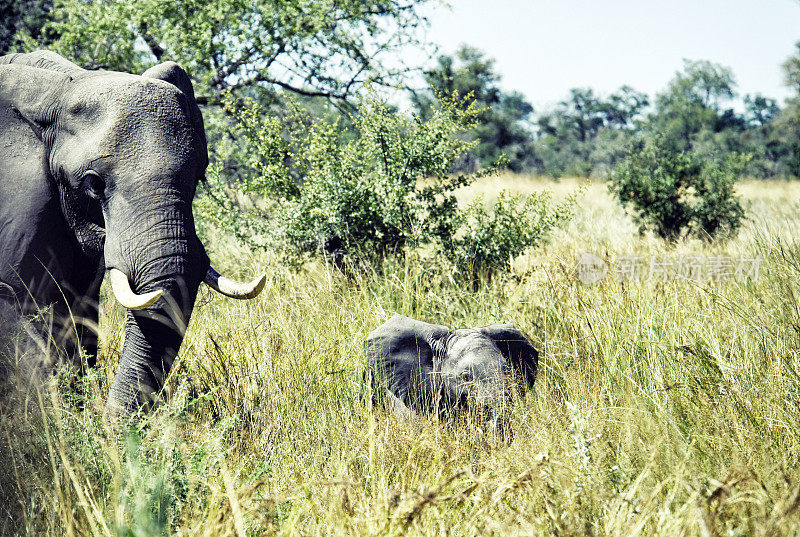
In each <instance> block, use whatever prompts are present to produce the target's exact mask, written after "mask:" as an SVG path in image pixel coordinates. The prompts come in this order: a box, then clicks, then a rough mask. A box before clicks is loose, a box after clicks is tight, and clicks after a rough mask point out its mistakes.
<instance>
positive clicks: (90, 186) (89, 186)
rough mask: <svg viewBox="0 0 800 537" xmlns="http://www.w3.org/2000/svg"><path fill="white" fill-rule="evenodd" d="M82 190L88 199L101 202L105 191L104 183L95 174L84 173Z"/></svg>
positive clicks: (90, 172)
mask: <svg viewBox="0 0 800 537" xmlns="http://www.w3.org/2000/svg"><path fill="white" fill-rule="evenodd" d="M83 188H84V189H85V190H86V194H87V195H88V196H89V197H90V198H94V199H96V200H102V199H103V195H104V194H105V190H106V182H105V181H104V180H103V178H102V177H100V176H99V175H98V174H97V172H92V171H89V172H86V173H85V174H84V176H83Z"/></svg>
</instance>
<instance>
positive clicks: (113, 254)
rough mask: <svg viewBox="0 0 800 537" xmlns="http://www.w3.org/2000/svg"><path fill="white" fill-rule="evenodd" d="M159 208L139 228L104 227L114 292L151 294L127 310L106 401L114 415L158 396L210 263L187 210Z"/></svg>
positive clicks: (128, 412) (136, 297) (139, 295)
mask: <svg viewBox="0 0 800 537" xmlns="http://www.w3.org/2000/svg"><path fill="white" fill-rule="evenodd" d="M176 205H177V206H178V207H180V204H176ZM160 213H161V215H164V216H161V219H160V220H158V221H153V220H150V221H149V222H147V229H145V230H144V231H142V230H139V231H137V230H136V229H133V230H131V229H128V230H125V232H126V235H127V236H124V235H120V234H115V233H108V235H107V239H106V266H107V267H108V268H109V269H110V271H111V277H112V284H114V285H112V287H113V288H114V291H115V293H117V292H118V291H119V292H120V293H122V294H123V295H125V293H129V295H128V296H127V298H126V299H125V300H128V301H130V300H134V301H138V300H139V299H141V298H142V297H150V298H151V299H152V297H156V300H155V301H154V302H153V303H151V304H147V305H142V304H141V303H139V304H138V306H137V308H138V307H139V306H141V308H140V309H129V310H128V312H127V317H126V323H125V342H124V344H123V347H122V354H121V355H120V360H119V367H118V369H117V374H116V376H115V377H114V381H113V383H112V385H111V389H110V394H109V402H108V407H107V413H110V414H111V417H113V418H117V417H122V418H126V417H128V416H130V415H131V414H132V413H134V412H136V411H137V410H138V409H139V408H140V407H142V406H148V405H150V404H151V403H153V402H154V401H155V400H156V399H157V398H158V395H159V392H160V391H161V389H162V388H163V386H164V381H165V379H166V377H167V375H168V374H169V370H170V367H171V366H172V363H173V362H174V360H175V357H176V356H177V354H178V350H179V349H180V346H181V342H182V341H183V336H184V334H185V333H186V327H187V326H188V324H189V319H190V317H191V314H192V308H193V307H194V302H195V298H196V296H197V290H198V287H199V286H200V282H201V281H202V280H203V278H204V277H205V275H206V273H207V271H208V268H209V262H208V257H207V255H206V253H205V250H204V248H203V246H202V244H201V243H200V241H199V239H198V238H197V236H196V233H195V229H194V220H193V218H192V215H191V211H180V210H176V209H175V205H173V207H172V208H169V209H162V210H161V211H160ZM131 232H132V233H131ZM120 280H126V281H120ZM128 283H129V284H130V285H128ZM120 289H121V290H120ZM148 301H149V300H148ZM127 306H128V307H129V308H130V302H129V303H128V304H127Z"/></svg>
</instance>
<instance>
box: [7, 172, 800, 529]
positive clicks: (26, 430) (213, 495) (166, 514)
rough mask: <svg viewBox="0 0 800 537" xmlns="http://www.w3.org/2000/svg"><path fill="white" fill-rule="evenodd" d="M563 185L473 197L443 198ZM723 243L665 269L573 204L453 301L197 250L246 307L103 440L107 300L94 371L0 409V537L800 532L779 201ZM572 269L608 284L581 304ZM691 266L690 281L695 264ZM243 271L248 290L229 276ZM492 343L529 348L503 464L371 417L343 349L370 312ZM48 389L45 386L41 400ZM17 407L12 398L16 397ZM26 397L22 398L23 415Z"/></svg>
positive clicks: (746, 190) (373, 317) (411, 285)
mask: <svg viewBox="0 0 800 537" xmlns="http://www.w3.org/2000/svg"><path fill="white" fill-rule="evenodd" d="M579 182H580V181H578V180H562V181H560V182H557V183H553V182H550V181H547V180H544V179H538V178H527V177H517V176H502V177H500V178H494V179H492V178H489V179H484V180H482V181H480V182H479V183H477V184H475V185H473V186H472V187H471V189H470V190H469V191H467V192H465V193H463V197H464V199H465V200H467V199H471V198H473V197H474V196H475V195H477V194H483V195H484V197H485V199H487V200H488V199H491V198H492V197H493V196H495V195H496V194H497V192H498V191H499V190H500V189H501V188H508V189H510V190H512V191H520V192H524V191H532V190H536V189H541V188H550V189H552V190H553V191H554V193H555V197H556V198H559V197H562V196H564V195H566V194H567V193H569V192H572V191H573V190H575V188H576V187H577V185H578V183H579ZM738 190H739V192H740V193H741V194H742V195H743V196H744V198H745V199H746V200H748V203H749V208H748V215H749V217H750V219H749V220H748V222H747V223H746V224H745V225H744V226H743V228H742V230H741V232H740V233H739V235H738V237H736V238H735V239H733V240H731V241H729V242H726V243H719V244H708V243H704V242H702V241H699V240H689V241H683V242H680V243H679V244H677V245H675V246H674V247H672V246H666V245H665V243H664V242H663V241H661V240H658V239H656V238H654V237H652V236H650V235H639V234H638V232H637V228H636V226H635V225H634V224H633V222H632V221H631V220H630V219H629V218H628V217H627V216H626V215H625V214H624V213H623V212H622V210H621V209H620V208H619V206H618V205H617V203H616V202H615V201H614V200H613V199H612V198H611V196H610V195H609V194H608V193H607V190H606V186H605V185H604V184H602V183H595V184H592V185H591V186H589V187H588V190H587V192H586V193H585V194H584V195H583V196H582V197H581V198H580V200H579V208H578V210H577V213H576V215H575V218H574V219H573V221H572V222H571V223H570V224H569V226H568V227H567V228H566V229H565V230H560V231H557V232H556V233H555V234H553V236H552V237H551V241H550V242H549V244H548V245H546V246H544V247H543V248H541V249H539V250H536V251H533V252H531V253H529V254H528V255H527V256H524V257H523V258H522V259H518V260H516V262H515V265H514V272H513V274H511V275H507V276H498V277H496V278H494V279H493V280H492V281H491V282H489V283H486V284H485V285H483V286H481V288H480V289H479V290H477V291H472V290H469V289H468V288H467V287H466V286H464V285H462V284H459V283H457V282H456V281H455V280H453V278H452V277H451V275H450V274H448V273H447V272H445V271H442V270H440V269H437V266H438V265H436V264H435V263H430V262H429V261H425V260H423V259H419V258H417V257H416V256H408V257H406V260H405V261H404V262H398V263H396V264H392V265H388V266H387V267H386V268H385V269H384V270H383V271H382V272H380V273H379V272H376V271H365V272H360V273H356V274H350V275H349V276H347V277H345V276H342V275H341V274H340V273H338V272H337V271H336V270H335V269H333V268H331V267H326V266H325V265H322V264H317V265H309V266H307V267H306V268H305V269H304V270H302V271H300V272H296V271H291V270H289V269H288V268H285V267H283V266H281V265H280V264H279V263H278V262H277V261H276V260H274V259H273V258H272V257H271V256H270V255H269V254H266V253H265V254H251V253H249V252H247V251H246V250H244V249H243V248H241V247H237V246H235V245H232V244H231V243H230V241H227V240H223V239H221V238H217V239H216V240H215V241H213V242H212V243H210V245H209V246H210V248H209V250H210V255H211V257H212V259H214V260H215V263H216V264H218V265H221V266H222V268H226V269H229V270H230V271H232V272H234V273H235V271H236V270H239V271H240V273H239V275H241V276H249V275H252V273H253V272H255V271H256V270H261V269H264V270H266V271H267V273H268V274H269V281H268V285H267V287H266V289H265V291H264V292H263V293H262V295H261V296H260V297H259V298H258V299H256V300H254V301H249V302H237V301H232V300H228V299H224V298H222V297H220V296H219V295H216V294H212V292H211V291H209V290H207V289H205V288H204V289H202V290H201V296H200V297H199V300H198V306H197V308H196V309H195V312H194V315H193V318H192V323H191V326H190V329H189V332H188V335H187V338H186V340H185V342H184V345H183V347H182V352H181V357H180V359H179V362H178V363H176V364H175V366H174V367H173V369H172V372H171V377H170V379H169V381H168V388H169V391H170V395H169V398H168V402H167V403H166V404H163V405H162V406H160V407H159V408H158V409H157V410H156V411H155V412H152V413H150V414H149V415H147V416H146V417H145V418H144V419H143V420H142V421H141V422H140V424H139V425H138V426H136V427H135V428H133V429H131V430H129V431H127V432H124V433H118V432H112V431H110V430H108V429H106V428H105V425H104V424H103V421H102V410H103V405H104V402H105V399H106V393H107V389H108V385H109V381H110V379H111V378H112V374H113V370H114V367H115V364H116V356H117V355H118V353H119V351H120V348H121V340H122V334H123V329H122V325H123V323H122V322H121V321H122V316H123V312H122V310H121V309H119V308H118V307H117V306H112V305H111V304H112V302H111V301H105V302H104V304H103V306H104V307H103V311H102V317H101V325H102V330H103V332H102V335H103V343H102V356H101V360H100V361H101V364H102V367H100V368H98V370H97V371H95V372H94V373H92V374H91V375H89V376H88V377H87V378H86V379H84V380H83V381H81V383H82V386H80V387H79V388H78V389H72V390H69V389H66V388H64V387H63V386H62V387H61V388H60V389H59V390H58V391H56V392H53V393H50V394H45V395H43V396H42V398H41V399H40V400H38V401H37V400H36V398H35V397H32V396H31V395H30V392H26V391H24V390H21V389H14V388H9V387H5V394H4V399H3V404H2V407H1V408H0V418H1V419H2V424H3V426H2V437H1V438H0V502H2V503H0V514H2V520H0V530H2V534H4V535H15V534H20V535H37V536H45V535H58V536H59V537H61V536H65V535H67V536H72V535H81V536H82V535H92V536H94V535H126V536H150V535H182V536H189V535H192V536H194V535H214V536H222V535H233V536H240V537H241V536H244V535H272V534H279V535H487V534H488V535H536V534H545V535H546V534H556V535H670V536H672V535H703V536H706V535H711V536H714V535H783V534H790V533H792V534H794V533H796V531H797V528H798V525H800V472H799V471H798V469H797V464H798V454H800V376H799V375H800V357H799V356H798V348H800V346H799V345H798V343H800V274H798V272H800V246H798V242H797V237H799V236H800V233H798V231H800V183H797V182H764V181H744V182H742V183H740V184H739V187H738ZM584 251H586V252H591V253H593V254H595V255H597V256H598V257H599V258H601V259H603V260H604V261H605V262H606V263H608V264H609V265H610V266H611V268H612V272H611V273H609V274H608V276H607V277H606V278H605V279H603V280H602V281H600V282H598V283H595V284H594V285H585V284H582V283H580V282H579V280H578V278H577V275H576V271H575V268H576V260H577V259H578V257H579V256H580V254H581V253H582V252H584ZM692 255H697V256H701V258H702V259H704V260H706V261H707V260H710V259H732V260H737V261H738V260H739V259H740V258H745V259H756V258H758V259H760V260H761V265H760V272H759V274H758V275H757V277H755V276H756V275H755V274H754V275H753V276H754V277H752V278H749V279H743V280H739V279H737V278H734V277H733V276H732V275H731V276H730V277H722V278H720V279H719V280H718V281H713V280H701V281H686V280H676V279H670V278H659V277H657V276H658V274H654V276H653V277H652V278H643V279H642V281H623V282H621V281H617V279H615V278H614V277H612V273H613V271H614V268H615V267H616V266H617V264H618V262H619V260H620V259H623V258H625V257H630V256H640V257H641V258H642V259H648V260H649V259H651V258H653V256H658V259H667V260H668V261H670V262H673V263H679V262H681V261H679V260H681V259H687V257H685V256H692ZM709 262H710V261H709ZM242 267H247V269H242ZM395 311H396V312H400V313H403V314H405V315H409V316H413V317H417V318H420V319H423V320H426V321H430V322H437V323H441V324H447V325H450V326H452V327H461V326H475V325H483V324H490V323H493V322H500V321H504V322H513V323H515V324H516V325H517V326H518V327H519V328H521V329H522V330H523V331H525V332H526V333H527V334H528V335H529V337H530V338H531V340H532V341H533V343H534V345H535V346H536V347H537V348H538V349H539V350H540V352H541V355H540V373H539V377H538V379H537V381H536V387H535V389H534V390H533V391H532V392H530V393H527V394H519V395H520V397H518V398H517V399H516V402H515V403H514V404H515V409H514V412H513V420H512V421H513V430H514V435H513V438H512V439H511V441H510V442H508V443H503V442H500V441H497V440H495V439H493V438H491V437H490V436H487V435H486V434H484V433H483V432H482V431H481V430H480V426H479V424H478V423H476V422H473V421H471V420H466V421H464V422H461V423H456V424H451V423H444V422H438V421H436V420H435V419H424V420H423V421H422V423H421V425H419V426H418V425H412V424H407V423H404V422H401V421H399V420H398V419H396V418H395V417H394V416H393V415H391V414H390V413H388V412H387V411H386V410H384V409H381V408H373V407H372V405H371V403H370V394H369V390H368V389H367V388H366V387H365V386H364V383H363V381H362V376H363V372H364V368H365V356H364V352H363V341H364V338H365V337H366V335H367V334H368V333H369V332H370V331H371V330H372V329H374V328H375V327H376V326H378V325H379V324H380V323H382V322H383V321H384V320H386V319H387V318H388V317H389V316H390V315H391V314H392V313H393V312H395ZM62 384H68V381H66V380H65V381H63V382H62ZM26 394H27V395H26ZM26 397H27V399H26Z"/></svg>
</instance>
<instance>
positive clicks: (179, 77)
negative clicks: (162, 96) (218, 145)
mask: <svg viewBox="0 0 800 537" xmlns="http://www.w3.org/2000/svg"><path fill="white" fill-rule="evenodd" d="M142 76H144V77H147V78H155V79H158V80H163V81H164V82H169V83H170V84H172V85H173V86H175V87H176V88H178V89H179V90H181V92H182V93H183V94H184V95H185V96H186V99H187V100H188V102H189V117H190V119H191V121H192V125H193V126H194V130H195V131H196V132H197V134H198V135H199V137H200V140H201V141H202V144H203V151H202V153H203V154H204V155H206V162H205V163H203V166H202V168H203V169H205V167H206V166H207V165H208V157H207V155H208V149H207V143H206V131H205V126H204V124H203V114H202V113H201V112H200V107H199V106H198V105H197V100H196V99H195V96H194V86H192V80H191V79H190V78H189V75H188V74H186V71H184V70H183V68H182V67H181V66H180V65H178V64H177V63H175V62H164V63H160V64H158V65H156V66H154V67H151V68H150V69H148V70H147V71H145V72H144V73H142Z"/></svg>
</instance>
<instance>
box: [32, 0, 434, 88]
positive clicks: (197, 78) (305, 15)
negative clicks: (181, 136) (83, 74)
mask: <svg viewBox="0 0 800 537" xmlns="http://www.w3.org/2000/svg"><path fill="white" fill-rule="evenodd" d="M433 1H437V0H366V1H364V0H324V1H318V0H286V1H281V2H274V1H267V0H175V1H170V2H165V1H163V0H138V1H136V2H130V1H125V0H96V1H91V2H87V1H85V0H60V1H59V2H58V4H57V6H56V9H55V10H54V12H53V20H52V21H51V22H50V23H48V24H47V25H46V29H47V30H48V31H50V32H52V33H54V34H55V35H57V36H58V37H57V39H56V40H55V41H54V42H53V43H52V46H51V47H50V48H52V49H53V50H56V51H57V52H60V53H61V54H63V55H64V56H66V57H68V58H69V59H71V60H73V61H76V62H77V63H79V64H81V65H83V66H85V67H87V68H107V69H117V70H121V71H129V72H135V73H136V72H142V71H143V70H145V69H146V68H148V67H150V66H152V65H153V64H155V63H158V62H161V61H164V60H174V61H177V62H178V63H180V64H181V65H182V66H183V67H184V68H185V69H186V70H187V71H188V72H189V73H190V74H191V76H192V78H193V79H194V82H195V85H196V90H197V93H198V96H199V99H200V101H201V103H202V102H207V101H217V100H218V99H219V96H220V95H221V94H222V93H223V92H224V91H226V90H245V89H246V90H251V91H254V92H256V93H259V92H261V93H264V92H266V93H267V94H268V95H272V96H274V95H275V94H276V93H277V92H279V91H281V90H284V91H289V92H293V93H295V94H299V95H303V96H320V97H325V98H328V99H333V100H338V101H342V100H345V99H347V98H348V97H349V96H351V95H352V94H353V93H354V91H355V90H356V89H357V87H358V86H359V84H360V83H362V82H365V81H372V83H373V84H376V85H381V84H384V85H396V84H399V83H400V82H401V81H402V77H403V75H404V73H406V72H407V67H406V66H404V65H402V64H400V63H399V60H398V58H401V57H402V56H401V55H400V54H399V53H398V51H400V50H403V49H404V48H405V47H406V46H407V45H410V44H413V43H416V42H417V40H416V30H417V29H418V28H419V27H420V26H423V25H425V24H426V22H427V21H426V19H425V17H424V16H423V15H422V14H421V13H420V7H421V6H422V5H423V4H427V3H431V2H433ZM39 44H40V40H39V39H38V38H37V36H36V35H33V34H32V33H31V34H30V35H29V36H28V39H27V46H28V47H30V48H33V47H35V46H38V45H39Z"/></svg>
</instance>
